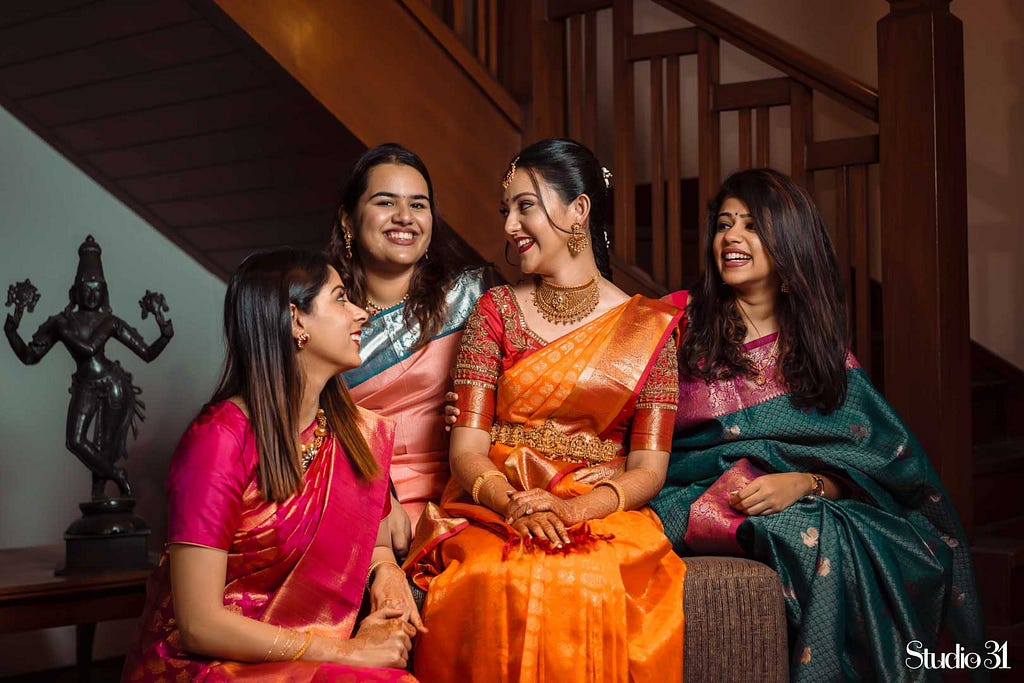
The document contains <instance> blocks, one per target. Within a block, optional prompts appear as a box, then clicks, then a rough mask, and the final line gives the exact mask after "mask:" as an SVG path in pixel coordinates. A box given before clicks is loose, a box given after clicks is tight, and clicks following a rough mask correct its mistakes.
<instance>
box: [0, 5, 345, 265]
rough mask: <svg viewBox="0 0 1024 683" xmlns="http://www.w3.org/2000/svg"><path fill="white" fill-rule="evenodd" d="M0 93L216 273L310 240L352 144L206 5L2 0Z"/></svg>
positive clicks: (320, 229)
mask: <svg viewBox="0 0 1024 683" xmlns="http://www.w3.org/2000/svg"><path fill="white" fill-rule="evenodd" d="M0 103H2V104H3V106H4V107H6V108H7V109H8V110H10V111H11V113H12V114H14V115H15V116H16V117H17V118H18V119H20V120H21V121H22V122H23V123H25V124H26V125H27V126H29V127H30V128H31V129H32V130H34V131H35V132H36V133H37V134H38V135H40V136H41V137H42V138H43V139H45V140H46V141H47V142H48V143H49V144H50V145H52V146H53V147H54V148H55V149H57V151H59V152H60V153H61V154H63V155H64V156H65V157H67V158H68V159H70V160H71V161H72V162H73V163H75V164H76V165H78V166H79V167H80V168H81V169H82V170H83V171H85V172H86V173H87V174H88V175H90V176H91V177H92V178H93V179H94V180H96V181H97V182H98V183H100V184H101V185H102V186H103V187H105V188H106V189H107V190H109V191H110V192H111V193H112V194H114V195H115V196H116V197H118V199H120V200H121V201H122V202H124V203H125V204H126V205H128V206H129V207H130V208H132V209H133V210H134V211H135V212H136V213H138V214H139V215H140V216H142V217H143V218H144V219H145V220H146V221H148V222H149V223H150V224H152V225H153V226H154V227H155V228H156V229H157V230H159V231H160V232H161V233H163V234H164V235H166V236H167V237H168V238H169V239H170V240H171V241H172V242H174V243H175V244H177V245H179V246H180V247H181V248H182V249H183V250H184V251H186V252H187V253H189V254H190V255H192V256H193V257H194V258H195V259H196V260H197V261H199V262H200V263H201V264H203V265H204V266H205V267H207V268H208V269H209V270H210V271H212V272H213V273H215V274H217V275H219V276H220V277H226V276H227V274H229V273H230V272H231V271H232V270H233V269H234V267H235V266H236V265H237V264H238V262H239V261H240V260H241V258H243V257H244V255H245V254H247V253H248V252H250V251H251V250H253V249H256V248H261V247H269V246H276V245H281V244H292V245H298V246H311V247H322V246H323V245H324V244H325V241H326V237H327V234H328V231H329V229H330V225H331V223H332V220H333V214H334V208H335V202H336V200H337V193H338V185H339V182H340V180H341V176H342V175H343V174H344V173H345V172H346V170H347V169H348V167H349V166H350V165H351V163H352V162H353V161H354V160H355V158H356V157H357V156H358V155H359V154H360V153H361V152H362V151H363V150H364V149H365V145H363V144H362V143H361V142H360V141H359V140H358V139H357V138H356V137H355V136H354V135H353V134H352V133H351V132H350V131H349V130H348V129H347V128H346V127H345V126H344V125H343V124H342V123H340V122H339V121H338V119H337V118H336V117H335V116H333V115H332V114H331V113H330V112H328V111H327V110H326V109H325V108H324V107H323V106H322V105H321V104H320V103H319V102H318V101H317V100H316V99H315V98H314V97H313V96H312V95H310V94H309V93H308V92H307V91H306V90H305V89H304V88H303V87H302V86H300V85H299V84H298V83H297V82H296V81H295V80H294V79H293V78H292V77H291V76H290V75H289V74H288V73H287V72H285V71H284V70H283V69H282V68H281V67H280V66H278V65H277V63H276V62H274V60H273V59H271V58H270V57H268V56H267V55H266V53H264V52H263V51H262V50H261V49H260V48H259V47H258V46H257V45H256V44H255V43H254V42H253V41H252V40H251V39H250V38H249V37H248V36H247V34H245V33H244V32H243V31H242V30H241V29H239V28H238V27H237V26H236V25H235V24H234V23H233V22H231V21H230V20H228V19H227V18H226V17H225V16H224V15H223V14H222V13H221V12H220V11H219V10H218V9H217V8H216V7H215V6H214V5H212V3H209V4H207V3H204V2H189V1H187V0H155V1H150V0H105V1H100V2H87V1H85V0H4V2H3V3H0Z"/></svg>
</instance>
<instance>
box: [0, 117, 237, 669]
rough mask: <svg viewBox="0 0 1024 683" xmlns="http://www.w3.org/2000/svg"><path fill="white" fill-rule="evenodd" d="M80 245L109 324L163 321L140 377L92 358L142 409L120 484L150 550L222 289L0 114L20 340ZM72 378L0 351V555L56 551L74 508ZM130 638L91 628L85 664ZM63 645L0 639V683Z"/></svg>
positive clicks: (1, 187)
mask: <svg viewBox="0 0 1024 683" xmlns="http://www.w3.org/2000/svg"><path fill="white" fill-rule="evenodd" d="M88 234H92V235H93V236H94V237H95V238H96V240H97V242H99V244H100V246H101V247H102V248H103V268H104V272H105V275H106V279H107V284H108V287H109V291H110V303H111V307H112V308H113V311H114V313H115V314H116V315H118V316H119V317H120V318H122V319H123V320H125V321H126V322H128V323H129V324H130V325H132V326H134V327H135V328H136V329H138V330H139V332H140V333H141V334H142V336H143V337H144V338H145V339H146V340H147V341H153V340H154V339H156V337H157V335H158V331H157V327H156V324H155V323H154V322H153V319H152V317H149V318H147V319H146V320H142V319H141V315H140V309H139V305H138V300H139V299H140V298H141V297H142V295H143V294H144V293H145V291H146V289H151V290H156V291H160V292H163V293H164V295H165V296H166V298H167V303H168V305H169V306H170V308H171V310H170V312H169V313H168V314H167V315H168V317H170V318H171V319H172V320H173V321H174V332H175V334H174V338H173V339H172V340H171V342H170V344H169V345H168V346H167V348H166V349H165V350H164V352H163V354H161V355H160V357H158V358H157V359H156V360H154V361H153V362H152V363H150V364H148V365H147V364H146V363H144V362H143V361H142V360H141V359H139V358H138V357H136V356H135V355H134V354H132V353H131V352H130V351H128V350H127V349H126V348H124V347H123V346H121V345H120V344H119V343H118V342H117V341H111V342H109V343H108V344H107V347H106V351H107V354H108V355H109V356H110V357H111V358H113V359H116V360H120V361H121V364H122V365H123V366H124V367H125V369H127V370H128V371H129V372H130V373H132V376H133V378H134V382H135V384H136V385H137V386H139V387H141V388H142V395H141V399H142V400H143V401H144V402H145V404H146V421H145V422H144V423H142V425H141V429H140V433H139V439H138V440H137V441H132V440H129V446H128V450H129V458H128V471H129V474H130V476H131V481H132V484H133V486H134V488H135V495H136V497H137V499H138V508H137V511H138V512H139V514H141V516H142V517H143V518H144V519H145V520H146V521H147V522H148V523H149V524H150V526H151V527H152V528H153V533H152V536H151V542H150V546H151V549H154V550H155V549H158V548H159V547H160V546H161V544H162V542H163V538H164V534H165V529H166V520H165V511H164V509H165V500H164V491H163V487H164V478H165V475H166V471H167V463H168V461H169V459H170V455H171V452H172V451H173V449H174V446H175V445H176V443H177V440H178V437H179V436H180V435H181V432H182V431H183V430H184V428H185V427H186V425H187V424H188V422H189V420H190V419H191V418H192V417H193V415H194V414H195V412H196V411H197V410H198V408H199V406H200V405H201V404H202V403H203V402H204V401H205V400H206V399H207V398H208V397H209V395H210V393H211V392H212V389H213V384H214V383H215V382H216V379H217V375H218V372H219V370H220V365H221V361H222V358H223V350H222V341H221V337H222V333H221V325H222V324H221V307H222V304H223V297H224V284H223V283H222V282H221V281H220V280H218V279H217V278H215V277H214V276H213V275H211V274H210V273H209V272H207V271H206V270H204V269H203V268H202V267H200V266H199V265H198V264H197V263H196V262H195V261H193V260H192V259H191V258H190V257H189V256H187V255H186V254H185V253H184V252H182V251H181V250H180V249H178V248H177V247H176V246H175V245H173V244H172V243H171V242H169V241H168V240H167V239H165V238H164V237H163V236H162V235H160V234H159V233H158V232H157V231H156V230H155V229H153V228H152V227H151V226H150V225H149V224H147V223H145V222H144V221H142V219H140V218H139V217H138V216H136V215H135V214H134V213H132V212H131V211H130V210H129V209H127V208H126V207H125V206H124V205H122V204H121V203H120V202H119V201H118V200H117V199H115V198H114V197H113V196H111V195H110V194H108V193H107V192H106V191H105V190H104V189H102V188H101V187H100V186H98V185H97V184H96V183H95V182H93V181H92V180H91V179H90V178H88V177H87V176H86V175H85V174H83V173H82V172H81V171H79V170H78V169H77V168H76V167H74V166H73V165H71V164H70V163H69V162H68V161H67V160H65V159H64V158H63V157H62V156H60V155H59V154H57V153H56V152H55V151H54V150H53V149H51V148H50V147H49V146H48V145H46V144H45V143H44V142H43V141H42V140H40V139H39V138H38V137H36V136H35V134H33V133H32V132H31V131H30V130H28V129H27V128H25V127H24V126H23V125H22V124H21V123H20V122H18V121H17V120H16V119H14V118H13V117H11V116H10V114H8V113H7V111H5V110H4V109H2V108H0V287H3V288H6V287H7V286H8V285H9V284H10V283H12V282H15V281H21V280H24V279H25V278H30V279H31V280H32V282H33V284H35V285H36V287H37V288H38V289H39V292H40V294H41V295H42V298H41V299H40V302H39V305H38V306H37V307H36V310H35V312H34V313H26V314H25V317H24V318H23V319H22V323H21V327H20V332H21V334H22V337H23V338H25V339H26V340H28V339H29V338H30V337H31V335H32V333H34V332H35V331H36V329H37V328H38V326H39V325H40V324H41V323H42V322H43V321H44V320H46V318H47V317H48V316H50V315H53V314H54V313H57V312H59V311H60V310H61V309H63V308H64V306H65V305H66V304H67V300H68V299H67V297H68V288H69V286H70V285H71V283H72V281H73V280H74V276H75V271H76V268H77V266H78V245H79V244H81V243H82V240H84V239H85V236H86V235H88ZM5 291H6V289H4V290H3V291H0V295H3V293H4V292H5ZM3 301H6V297H4V299H3ZM10 310H12V309H6V310H5V311H3V312H0V317H2V316H5V315H6V312H7V311H10ZM73 371H74V363H73V362H72V360H71V357H70V356H69V354H68V353H67V351H66V350H65V349H64V347H63V346H55V347H54V348H53V349H51V351H50V353H49V354H48V355H47V356H46V357H45V358H44V359H43V360H42V361H40V362H39V364H37V365H34V366H31V367H30V366H25V365H22V364H21V362H20V361H18V359H17V358H16V357H15V355H14V353H13V352H12V351H11V350H10V347H9V345H8V344H7V340H6V339H4V340H3V341H2V342H0V387H2V390H0V547H3V548H11V547H20V546H27V545H36V544H46V543H57V542H62V539H63V533H64V530H65V528H66V527H67V526H68V524H70V523H71V522H72V521H73V520H74V519H76V518H77V517H79V516H80V512H79V510H78V503H79V502H81V501H86V500H88V499H89V494H90V473H89V470H88V469H87V468H86V467H85V466H84V465H82V464H81V463H80V462H79V461H78V460H77V459H76V458H75V457H74V456H73V455H71V453H69V452H68V451H67V450H66V449H65V448H64V424H65V419H66V416H67V405H68V387H69V386H70V384H71V374H72V372H73ZM110 490H111V491H112V490H113V487H112V486H111V489H110ZM133 629H134V622H110V623H105V624H100V625H99V627H98V629H97V639H96V648H95V654H96V657H97V658H103V657H110V656H114V655H118V654H123V653H124V651H125V647H126V644H127V642H128V640H129V639H130V638H131V636H132V633H133ZM73 636H74V631H73V629H72V628H70V627H68V628H62V629H50V630H48V631H35V632H31V633H25V634H17V635H2V636H0V676H3V675H9V674H14V673H20V672H23V671H31V670H35V669H44V668H50V667H54V666H65V665H70V664H72V663H73V662H74V639H73Z"/></svg>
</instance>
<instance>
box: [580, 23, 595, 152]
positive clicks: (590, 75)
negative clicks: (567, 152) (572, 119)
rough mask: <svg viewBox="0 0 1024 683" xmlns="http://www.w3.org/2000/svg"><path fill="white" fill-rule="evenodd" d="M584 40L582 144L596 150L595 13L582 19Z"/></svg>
mask: <svg viewBox="0 0 1024 683" xmlns="http://www.w3.org/2000/svg"><path fill="white" fill-rule="evenodd" d="M583 32H584V34H585V38H586V73H585V74H584V76H583V79H584V81H585V83H584V86H585V88H584V90H585V91H586V103H585V106H584V111H583V143H584V144H585V145H586V146H587V147H589V148H590V149H592V150H593V149H596V148H597V12H589V13H587V15H586V17H584V31H583Z"/></svg>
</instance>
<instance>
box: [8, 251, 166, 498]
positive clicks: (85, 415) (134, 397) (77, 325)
mask: <svg viewBox="0 0 1024 683" xmlns="http://www.w3.org/2000/svg"><path fill="white" fill-rule="evenodd" d="M69 298H70V302H69V303H68V306H67V307H66V308H65V309H64V310H63V311H61V312H60V313H58V314H56V315H54V316H51V317H50V318H48V319H47V320H46V322H44V323H43V324H42V325H40V326H39V329H38V330H37V331H36V333H35V334H34V335H32V341H30V342H29V343H27V344H26V343H25V341H24V340H23V339H22V338H21V335H20V334H19V333H18V325H19V324H20V323H21V317H22V314H23V313H24V311H25V310H28V311H29V312H32V311H33V310H34V309H35V306H36V304H37V303H38V302H39V292H38V290H36V288H35V286H34V285H33V284H32V283H31V282H30V281H29V280H24V281H23V282H19V283H17V284H13V285H11V286H10V288H9V289H8V291H7V305H8V306H11V305H13V306H14V314H13V315H11V314H8V315H7V319H6V321H5V322H4V332H5V333H6V334H7V339H8V341H10V343H11V348H12V349H14V353H15V354H16V355H17V356H18V358H19V359H20V360H21V362H22V363H25V364H26V365H34V364H35V363H38V362H39V360H40V359H42V357H43V356H45V355H46V354H47V352H48V351H49V350H50V349H51V348H52V347H53V345H54V344H56V343H57V342H61V343H63V344H64V346H65V347H67V350H68V352H69V353H70V354H71V357H72V358H74V360H75V363H76V364H77V369H76V370H75V373H74V375H72V377H71V389H70V393H71V401H70V404H69V405H68V420H67V435H66V443H67V447H68V450H70V451H71V452H72V453H74V454H75V456H76V457H77V458H78V459H79V460H81V461H82V462H83V463H85V465H86V466H87V467H88V468H89V469H90V470H92V499H93V500H94V501H95V500H103V499H105V498H106V495H105V488H106V483H107V482H108V481H113V482H114V483H115V484H117V488H118V492H119V494H120V497H122V498H130V497H131V495H132V488H131V484H129V482H128V472H127V471H126V470H125V468H124V467H123V466H122V465H119V464H117V463H118V461H119V460H122V459H123V458H125V457H126V456H127V445H126V442H127V438H128V430H129V429H130V430H131V431H132V433H133V435H135V436H138V424H137V421H141V420H143V419H145V418H144V415H143V410H144V408H145V404H144V403H142V401H140V400H139V394H140V393H141V391H142V390H141V389H139V388H138V387H136V386H134V385H133V384H132V376H131V373H129V372H128V371H126V370H125V369H124V368H122V367H121V364H120V363H119V362H118V361H116V360H115V361H112V360H110V359H109V358H107V357H106V355H104V353H103V349H104V347H105V345H106V343H107V341H108V340H109V339H111V338H114V339H117V340H118V341H119V342H121V343H122V344H124V345H125V346H127V347H128V348H129V349H131V350H132V352H133V353H135V355H137V356H138V357H139V358H141V359H142V360H144V361H146V362H147V363H148V362H149V361H151V360H153V359H154V358H156V357H157V356H159V355H160V352H161V351H163V350H164V347H166V346H167V342H169V341H170V339H171V337H172V336H173V335H174V328H173V326H172V325H171V321H170V320H168V319H166V318H164V315H163V314H164V312H165V311H168V310H170V309H169V308H168V307H167V304H166V303H165V302H164V297H163V295H162V294H160V293H157V292H150V291H148V290H147V291H146V295H145V296H144V297H142V299H141V300H140V301H139V306H140V307H141V308H142V318H143V319H145V318H146V317H147V316H148V315H149V314H152V315H153V318H154V319H155V320H156V324H157V326H158V327H159V328H160V336H159V337H158V338H157V339H156V341H154V342H153V343H152V344H147V343H146V342H145V340H143V338H142V335H140V334H139V333H138V331H136V330H135V328H133V327H132V326H131V325H129V324H128V323H126V322H125V321H124V320H121V318H119V317H117V316H116V315H114V314H113V313H112V312H111V310H110V301H109V297H108V295H107V283H106V280H104V278H103V264H102V263H101V261H100V245H99V244H97V243H96V240H94V239H93V237H92V235H89V236H88V237H86V238H85V241H84V242H83V243H82V245H81V246H80V247H79V248H78V273H77V274H76V275H75V282H74V284H73V285H72V287H71V290H70V293H69Z"/></svg>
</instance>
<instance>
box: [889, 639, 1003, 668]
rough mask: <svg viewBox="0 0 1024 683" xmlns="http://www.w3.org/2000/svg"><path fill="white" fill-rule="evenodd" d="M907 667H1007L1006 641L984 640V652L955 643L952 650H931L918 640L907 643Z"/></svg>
mask: <svg viewBox="0 0 1024 683" xmlns="http://www.w3.org/2000/svg"><path fill="white" fill-rule="evenodd" d="M904 662H905V663H906V665H907V668H908V669H914V670H917V669H922V668H923V669H981V668H985V669H1009V668H1010V664H1009V660H1008V659H1007V656H1006V641H1005V640H1004V641H1003V642H1001V643H1000V642H999V641H998V640H988V641H985V652H983V653H982V652H971V651H969V650H965V649H964V647H963V646H962V645H960V644H959V643H957V646H956V649H955V650H953V651H952V652H932V651H931V650H929V649H927V648H926V647H925V646H924V644H923V643H922V642H921V641H920V640H912V641H910V642H909V643H907V658H906V660H904Z"/></svg>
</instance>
